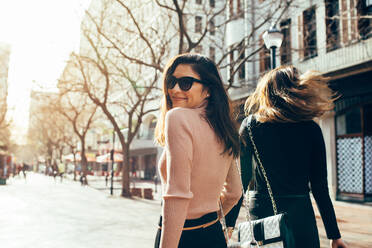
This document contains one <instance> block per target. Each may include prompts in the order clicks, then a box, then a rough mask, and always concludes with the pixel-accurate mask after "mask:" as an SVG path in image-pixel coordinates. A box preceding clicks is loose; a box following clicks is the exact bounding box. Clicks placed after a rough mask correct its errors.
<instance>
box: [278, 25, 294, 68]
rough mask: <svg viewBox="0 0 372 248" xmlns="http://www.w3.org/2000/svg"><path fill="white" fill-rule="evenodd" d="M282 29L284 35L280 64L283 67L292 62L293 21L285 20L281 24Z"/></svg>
mask: <svg viewBox="0 0 372 248" xmlns="http://www.w3.org/2000/svg"><path fill="white" fill-rule="evenodd" d="M280 29H281V31H282V34H283V42H282V45H281V47H280V62H281V64H282V65H285V64H290V63H291V62H292V56H291V55H292V53H291V19H287V20H284V21H282V22H281V23H280Z"/></svg>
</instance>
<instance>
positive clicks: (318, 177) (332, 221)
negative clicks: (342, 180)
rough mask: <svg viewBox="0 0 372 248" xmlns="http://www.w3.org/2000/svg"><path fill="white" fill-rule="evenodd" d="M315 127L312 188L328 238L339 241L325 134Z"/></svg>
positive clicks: (311, 171) (311, 174) (311, 175)
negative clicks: (331, 192)
mask: <svg viewBox="0 0 372 248" xmlns="http://www.w3.org/2000/svg"><path fill="white" fill-rule="evenodd" d="M314 125H315V126H316V127H315V133H314V136H313V137H314V139H315V144H314V145H313V149H314V150H313V153H312V159H313V163H312V167H311V168H310V187H311V191H312V194H313V196H314V199H315V201H316V204H317V206H318V209H319V212H320V215H321V216H322V220H323V223H324V227H325V230H326V233H327V237H328V238H329V239H338V238H340V237H341V235H340V231H339V229H338V226H337V220H336V215H335V211H334V208H333V204H332V201H331V198H330V196H329V191H328V181H327V163H326V150H325V144H324V139H323V134H322V131H321V129H320V127H319V126H318V125H317V124H316V123H314Z"/></svg>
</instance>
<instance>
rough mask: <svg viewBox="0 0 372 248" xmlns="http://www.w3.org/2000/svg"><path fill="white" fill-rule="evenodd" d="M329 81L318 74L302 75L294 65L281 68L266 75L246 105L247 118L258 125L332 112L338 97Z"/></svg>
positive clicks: (296, 119) (310, 117) (314, 72)
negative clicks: (251, 118) (253, 118)
mask: <svg viewBox="0 0 372 248" xmlns="http://www.w3.org/2000/svg"><path fill="white" fill-rule="evenodd" d="M327 82H328V78H326V77H324V76H322V75H321V74H320V73H319V72H316V71H307V72H306V73H304V74H302V75H300V74H299V73H298V70H297V69H296V68H295V67H293V66H280V67H278V68H276V69H274V70H271V71H269V72H268V73H266V74H265V75H264V76H263V77H262V78H261V79H260V81H259V83H258V85H257V88H256V90H255V92H254V93H253V94H252V95H251V96H250V97H248V99H247V101H246V102H245V106H244V111H245V114H246V115H249V114H254V116H255V118H256V120H257V121H259V122H299V121H306V120H312V119H314V118H315V117H320V116H322V115H323V114H324V113H325V112H326V111H329V110H332V109H333V107H334V105H333V102H334V100H335V94H334V93H333V91H332V90H331V89H330V88H329V87H328V84H327Z"/></svg>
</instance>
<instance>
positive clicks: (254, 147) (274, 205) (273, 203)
mask: <svg viewBox="0 0 372 248" xmlns="http://www.w3.org/2000/svg"><path fill="white" fill-rule="evenodd" d="M251 122H252V115H250V116H249V117H248V133H249V138H250V139H251V142H252V145H253V150H254V153H255V154H256V158H257V162H258V165H259V166H260V168H261V171H262V174H263V176H264V178H265V181H266V186H267V191H268V192H269V195H270V200H271V204H272V205H273V211H274V215H277V214H278V210H277V208H276V203H275V200H274V196H273V191H272V190H271V186H270V183H269V179H268V178H267V175H266V171H265V168H264V167H263V165H262V162H261V159H260V156H259V153H258V150H257V147H256V144H255V143H254V140H253V134H252V127H251Z"/></svg>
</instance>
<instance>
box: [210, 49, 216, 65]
mask: <svg viewBox="0 0 372 248" xmlns="http://www.w3.org/2000/svg"><path fill="white" fill-rule="evenodd" d="M209 58H210V59H211V60H212V61H213V62H216V49H215V48H214V47H209Z"/></svg>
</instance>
